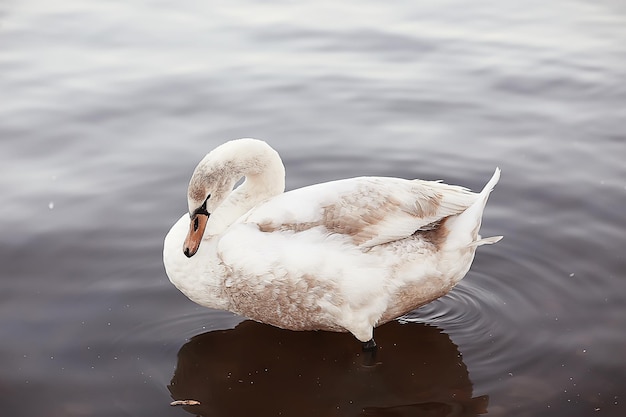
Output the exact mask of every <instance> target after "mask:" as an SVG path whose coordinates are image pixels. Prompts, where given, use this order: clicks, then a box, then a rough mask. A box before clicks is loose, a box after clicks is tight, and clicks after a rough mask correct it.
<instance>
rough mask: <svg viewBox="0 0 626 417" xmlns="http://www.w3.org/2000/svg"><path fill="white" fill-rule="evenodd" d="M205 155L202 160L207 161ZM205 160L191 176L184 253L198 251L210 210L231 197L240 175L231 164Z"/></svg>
mask: <svg viewBox="0 0 626 417" xmlns="http://www.w3.org/2000/svg"><path fill="white" fill-rule="evenodd" d="M205 159H206V158H205ZM205 159H203V162H207V161H205ZM203 162H201V163H200V165H198V167H197V168H196V170H195V172H194V174H193V176H192V177H191V181H190V182H189V189H188V194H187V203H188V205H189V219H190V222H189V232H188V233H187V238H186V239H185V243H184V245H183V253H184V254H185V255H186V256H187V257H188V258H191V257H192V256H193V255H195V253H196V252H197V251H198V248H199V247H200V242H202V237H203V236H204V231H205V229H206V226H207V222H208V221H209V218H210V217H211V213H213V212H214V211H215V209H217V207H218V206H219V205H220V204H222V202H224V200H225V199H226V197H228V195H229V194H230V192H231V191H232V189H233V186H234V185H235V182H236V181H237V177H238V175H237V174H235V173H234V172H233V170H232V167H228V166H227V165H229V164H219V166H216V164H215V163H211V161H208V162H209V163H203Z"/></svg>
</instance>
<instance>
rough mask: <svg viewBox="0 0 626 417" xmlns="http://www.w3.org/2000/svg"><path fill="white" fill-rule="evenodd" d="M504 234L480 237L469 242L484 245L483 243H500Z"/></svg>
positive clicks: (471, 244) (472, 244) (474, 244)
mask: <svg viewBox="0 0 626 417" xmlns="http://www.w3.org/2000/svg"><path fill="white" fill-rule="evenodd" d="M503 237H504V236H490V237H484V238H479V239H478V240H475V241H473V242H472V243H470V244H469V246H482V245H493V244H494V243H498V242H499V241H501V240H502V238H503Z"/></svg>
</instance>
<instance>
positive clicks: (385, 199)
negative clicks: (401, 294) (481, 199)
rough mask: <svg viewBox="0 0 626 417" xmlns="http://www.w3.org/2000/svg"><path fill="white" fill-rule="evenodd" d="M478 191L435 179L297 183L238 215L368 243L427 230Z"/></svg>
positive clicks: (269, 226)
mask: <svg viewBox="0 0 626 417" xmlns="http://www.w3.org/2000/svg"><path fill="white" fill-rule="evenodd" d="M476 196H477V194H475V193H472V192H471V191H469V190H467V189H465V188H463V187H458V186H452V185H446V184H442V183H440V182H435V181H421V180H404V179H399V178H385V177H360V178H351V179H346V180H339V181H332V182H326V183H322V184H316V185H312V186H309V187H304V188H299V189H297V190H293V191H289V192H286V193H284V194H281V195H279V196H276V197H274V198H272V199H270V200H269V201H266V202H264V203H262V204H260V205H258V206H256V207H255V208H253V209H252V210H251V211H250V212H248V213H247V214H246V215H245V216H243V217H242V219H241V220H240V221H241V222H243V223H255V224H257V225H258V228H259V230H261V231H262V232H274V231H292V232H301V231H304V230H308V229H311V228H317V227H319V228H324V229H326V233H328V234H342V235H347V236H349V237H350V238H351V239H352V241H353V242H354V244H355V245H357V246H360V247H363V248H367V247H372V246H375V245H379V244H383V243H387V242H391V241H394V240H398V239H402V238H406V237H408V236H410V235H411V234H413V233H415V232H416V231H418V230H428V229H429V228H432V227H433V225H434V224H436V223H437V222H439V221H440V220H441V219H443V218H445V217H448V216H451V215H454V214H459V213H461V212H463V211H464V210H465V209H466V208H467V207H469V206H470V205H471V204H472V203H473V202H474V201H475V200H476V198H477V197H476Z"/></svg>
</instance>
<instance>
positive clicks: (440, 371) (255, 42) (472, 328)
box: [0, 0, 626, 416]
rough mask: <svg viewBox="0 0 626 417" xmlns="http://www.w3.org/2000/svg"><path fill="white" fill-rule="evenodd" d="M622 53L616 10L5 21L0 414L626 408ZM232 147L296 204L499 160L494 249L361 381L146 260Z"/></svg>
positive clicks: (416, 318)
mask: <svg viewBox="0 0 626 417" xmlns="http://www.w3.org/2000/svg"><path fill="white" fill-rule="evenodd" d="M625 45H626V9H625V8H624V7H623V5H622V4H621V3H620V2H618V1H610V0H605V1H601V2H591V1H574V0H557V1H553V2H549V3H546V2H539V1H529V2H524V4H523V5H522V4H519V5H518V4H517V3H516V2H512V1H489V0H479V1H476V2H472V3H471V4H469V3H466V2H460V1H452V0H451V1H445V2H441V1H422V2H394V3H393V4H391V3H390V4H386V3H385V4H383V3H380V2H367V1H359V2H356V1H353V2H350V1H344V2H324V1H318V2H310V3H309V4H295V3H288V2H280V1H272V2H253V1H231V2H219V3H218V2H211V3H206V2H185V3H181V2H176V3H175V2H171V1H158V2H157V1H152V2H148V1H141V0H132V1H126V2H111V1H109V2H104V1H92V2H79V1H72V0H67V1H64V2H61V3H59V2H56V3H54V4H53V3H50V2H44V1H41V0H24V1H21V2H5V3H3V4H2V5H0V92H1V97H2V98H1V99H0V138H1V141H0V164H1V165H0V166H1V167H2V171H1V172H2V175H1V176H0V195H1V196H2V197H1V198H0V202H1V204H0V230H1V231H2V232H1V233H0V245H1V246H0V247H1V250H0V263H1V265H2V269H1V271H2V280H1V281H0V289H1V291H0V294H1V295H0V300H1V301H0V340H1V341H2V342H1V343H0V361H1V362H0V363H1V365H2V368H1V369H2V371H1V372H0V409H1V410H2V414H3V415H4V414H6V415H14V416H39V415H46V416H111V415H136V416H144V415H145V416H148V415H150V416H154V415H167V416H185V415H189V413H192V414H193V413H204V414H206V415H224V416H233V415H243V414H250V413H251V411H255V413H256V414H257V415H276V414H278V413H282V414H281V415H302V416H304V415H317V416H319V415H424V414H427V413H430V414H428V415H448V414H452V415H478V414H480V413H483V412H485V411H488V412H489V415H494V416H537V415H542V416H590V415H598V416H622V415H624V413H625V412H626V405H625V404H626V389H625V388H624V387H626V332H624V329H626V279H625V278H626V277H625V275H624V271H626V257H625V255H624V248H625V247H626V238H625V237H624V232H623V230H624V227H625V226H626V214H625V211H624V206H625V204H626V162H625V161H626V142H625V140H626V135H625V133H624V122H626V87H625V84H624V82H623V81H624V79H626V46H625ZM245 136H253V137H258V138H263V139H266V140H268V141H269V142H270V143H271V144H272V145H273V146H274V147H275V148H276V149H277V150H278V151H279V152H280V153H281V155H282V156H283V159H284V162H285V165H286V168H287V188H288V189H293V188H297V187H301V186H304V185H308V184H312V183H317V182H321V181H326V180H331V179H337V178H343V177H349V176H358V175H391V176H399V177H407V178H411V177H417V178H423V179H439V178H441V179H444V180H446V182H449V183H454V184H460V185H465V186H468V187H470V188H473V189H480V188H481V187H482V185H483V184H484V183H485V182H486V181H487V179H488V178H489V176H490V174H491V173H492V171H493V168H494V167H495V166H500V167H501V168H502V170H503V177H502V180H501V182H500V184H498V186H497V188H496V190H495V191H494V193H493V194H492V197H491V199H490V201H489V205H488V207H487V210H486V213H485V220H484V223H483V229H482V232H483V235H485V236H489V235H499V234H502V235H504V236H505V239H504V240H503V241H502V242H500V243H498V244H497V245H495V246H490V247H483V248H480V249H479V251H478V253H477V257H476V260H475V263H474V265H473V267H472V269H471V271H470V272H469V274H468V275H467V276H466V278H465V279H464V280H463V281H462V282H461V284H460V285H459V286H458V287H457V288H456V289H455V290H454V291H453V292H451V293H450V294H449V295H447V296H446V297H444V298H441V299H439V300H437V301H435V302H433V303H431V304H429V305H427V306H425V307H423V308H421V309H419V310H417V311H415V312H413V313H412V314H410V315H409V316H408V317H407V318H406V319H405V320H404V321H403V323H405V324H403V325H400V324H398V323H391V324H389V325H387V326H384V327H381V328H380V329H378V331H377V340H378V342H379V344H380V345H381V351H380V355H381V357H380V358H378V360H380V362H381V364H379V365H378V366H376V367H364V366H362V365H363V357H362V356H361V355H360V353H359V352H358V345H354V344H353V343H352V339H351V338H350V337H349V335H335V334H325V333H310V334H306V333H295V334H294V333H290V332H281V331H278V330H276V329H273V328H270V327H266V326H259V325H256V324H254V323H250V322H243V323H240V322H241V321H242V319H241V318H239V317H236V316H234V315H232V314H230V313H224V312H216V311H211V310H208V309H204V308H201V307H197V306H196V305H195V304H193V303H192V302H190V301H188V300H187V299H186V298H185V297H184V296H183V295H181V294H180V293H178V291H177V290H176V289H175V288H174V287H173V286H172V285H171V284H170V283H169V282H168V280H167V277H166V276H165V273H164V270H163V267H162V261H161V250H162V239H163V237H164V235H165V233H166V232H167V230H168V229H169V227H170V226H171V225H172V224H173V222H174V221H175V220H176V219H177V218H178V217H179V216H180V215H181V214H182V213H183V212H184V211H185V210H186V201H185V187H186V184H187V181H188V179H189V176H190V175H191V172H192V170H193V168H194V167H195V165H196V163H197V162H198V161H199V159H200V158H201V157H202V156H203V155H204V154H205V153H206V152H207V151H209V150H210V149H212V148H213V147H215V146H217V145H218V144H220V143H222V142H223V141H225V140H227V139H232V138H237V137H245ZM189 367H191V368H189ZM266 368H267V369H268V370H267V371H265V369H266ZM409 373H410V374H411V375H409ZM415 375H417V376H415ZM234 378H237V380H236V381H235V380H234ZM240 380H241V381H242V382H239V381H240ZM272 388H273V389H272ZM216 394H219V395H216ZM187 396H188V397H190V398H184V397H187ZM194 396H197V397H198V398H199V399H200V398H201V399H202V405H201V406H196V408H193V407H186V408H185V407H170V406H169V402H170V401H172V400H173V399H193V397H194ZM252 405H253V406H254V407H253V408H250V407H251V406H252ZM359 413H361V414H359ZM394 413H395V414H394ZM455 413H456V414H455Z"/></svg>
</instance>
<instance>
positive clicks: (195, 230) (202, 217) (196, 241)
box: [183, 213, 209, 258]
mask: <svg viewBox="0 0 626 417" xmlns="http://www.w3.org/2000/svg"><path fill="white" fill-rule="evenodd" d="M208 220H209V216H208V215H207V214H204V213H196V214H194V215H192V216H191V222H190V223H189V233H187V238H186V239H185V243H184V244H183V253H184V254H185V256H186V257H187V258H191V257H192V256H193V255H195V254H196V252H198V248H199V247H200V242H202V236H203V235H204V229H205V228H206V222H207V221H208Z"/></svg>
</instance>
